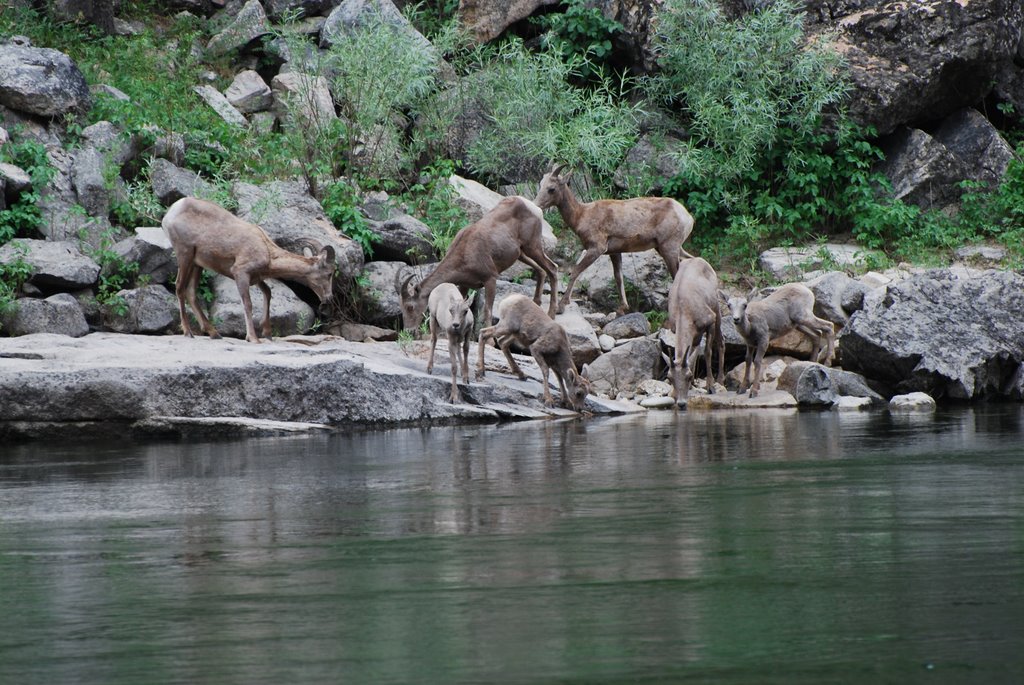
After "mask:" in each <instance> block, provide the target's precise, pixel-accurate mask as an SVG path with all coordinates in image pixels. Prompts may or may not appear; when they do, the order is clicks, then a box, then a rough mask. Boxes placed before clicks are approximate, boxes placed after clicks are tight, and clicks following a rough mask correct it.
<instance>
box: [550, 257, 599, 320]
mask: <svg viewBox="0 0 1024 685" xmlns="http://www.w3.org/2000/svg"><path fill="white" fill-rule="evenodd" d="M604 253H605V248H604V247H603V246H602V247H591V248H587V250H586V251H585V252H584V253H583V256H582V257H580V260H579V261H578V262H576V265H575V266H573V267H572V271H571V272H569V282H568V283H567V284H566V285H565V292H564V293H562V299H560V300H559V301H558V310H557V313H559V314H561V313H562V312H564V311H565V307H566V305H568V304H569V300H570V298H571V297H572V289H573V287H574V286H575V285H576V279H577V278H579V277H580V274H581V273H583V272H584V271H586V269H587V267H588V266H590V265H591V264H593V263H594V262H596V261H597V258H598V257H600V256H601V255H603V254H604ZM552 297H553V296H552Z"/></svg>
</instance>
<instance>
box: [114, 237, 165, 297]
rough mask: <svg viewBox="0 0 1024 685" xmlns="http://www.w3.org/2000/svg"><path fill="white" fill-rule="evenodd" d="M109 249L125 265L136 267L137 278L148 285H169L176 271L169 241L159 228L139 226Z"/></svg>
mask: <svg viewBox="0 0 1024 685" xmlns="http://www.w3.org/2000/svg"><path fill="white" fill-rule="evenodd" d="M110 249H111V251H112V252H113V253H114V254H115V255H117V256H118V257H119V258H120V260H121V261H122V262H124V263H125V264H136V265H138V278H140V279H143V278H144V279H146V280H147V281H149V282H150V283H160V284H165V283H170V281H171V277H172V276H174V275H175V274H176V273H177V271H178V262H177V260H176V259H175V257H174V250H173V248H172V247H171V241H170V239H169V238H168V237H167V234H166V233H164V230H163V229H162V228H160V227H159V226H140V227H138V228H136V229H135V235H133V236H129V237H128V238H125V239H124V240H121V241H119V242H117V243H115V244H114V246H113V247H111V248H110Z"/></svg>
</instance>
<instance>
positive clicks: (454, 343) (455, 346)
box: [430, 317, 461, 404]
mask: <svg viewBox="0 0 1024 685" xmlns="http://www.w3.org/2000/svg"><path fill="white" fill-rule="evenodd" d="M431 318H433V317H431ZM430 352H431V355H430V356H431V361H433V356H434V355H433V352H434V351H433V350H431V351H430ZM448 359H449V361H450V362H451V367H452V398H451V399H452V404H458V403H459V401H460V400H461V398H460V397H459V383H458V378H459V336H458V335H452V334H451V333H449V334H448Z"/></svg>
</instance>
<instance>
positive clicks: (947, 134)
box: [935, 108, 1014, 187]
mask: <svg viewBox="0 0 1024 685" xmlns="http://www.w3.org/2000/svg"><path fill="white" fill-rule="evenodd" d="M935 139H936V140H937V141H939V142H940V143H942V144H943V145H945V146H946V149H947V150H949V151H950V152H952V153H953V155H955V156H956V157H957V158H958V159H959V160H960V163H961V165H962V168H963V169H964V170H965V172H966V177H967V178H968V179H970V180H972V181H978V182H980V183H984V184H985V185H987V186H989V187H993V186H995V185H997V184H998V183H999V181H1000V180H1002V178H1003V175H1004V174H1005V173H1006V168H1007V167H1008V166H1009V164H1010V161H1011V160H1012V159H1013V156H1014V155H1013V148H1012V147H1010V145H1009V144H1008V143H1007V142H1006V141H1005V140H1003V138H1002V136H1000V135H999V131H998V130H996V127H995V126H993V125H992V124H991V122H989V120H988V119H986V118H985V117H984V116H983V115H982V114H981V112H979V111H978V110H976V109H971V108H964V109H961V110H958V111H956V112H954V113H953V114H951V115H950V116H948V117H946V119H945V120H944V121H943V122H942V125H941V126H940V127H939V129H938V130H937V131H936V132H935Z"/></svg>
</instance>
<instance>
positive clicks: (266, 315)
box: [256, 281, 270, 338]
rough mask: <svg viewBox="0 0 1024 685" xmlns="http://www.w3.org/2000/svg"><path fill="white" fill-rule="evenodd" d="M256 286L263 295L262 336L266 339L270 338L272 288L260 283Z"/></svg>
mask: <svg viewBox="0 0 1024 685" xmlns="http://www.w3.org/2000/svg"><path fill="white" fill-rule="evenodd" d="M256 285H258V286H259V288H260V292H261V293H263V326H262V329H261V330H262V333H261V335H262V336H263V337H264V338H269V337H270V286H269V285H267V284H266V283H264V282H263V281H260V282H259V283H257V284H256Z"/></svg>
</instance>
